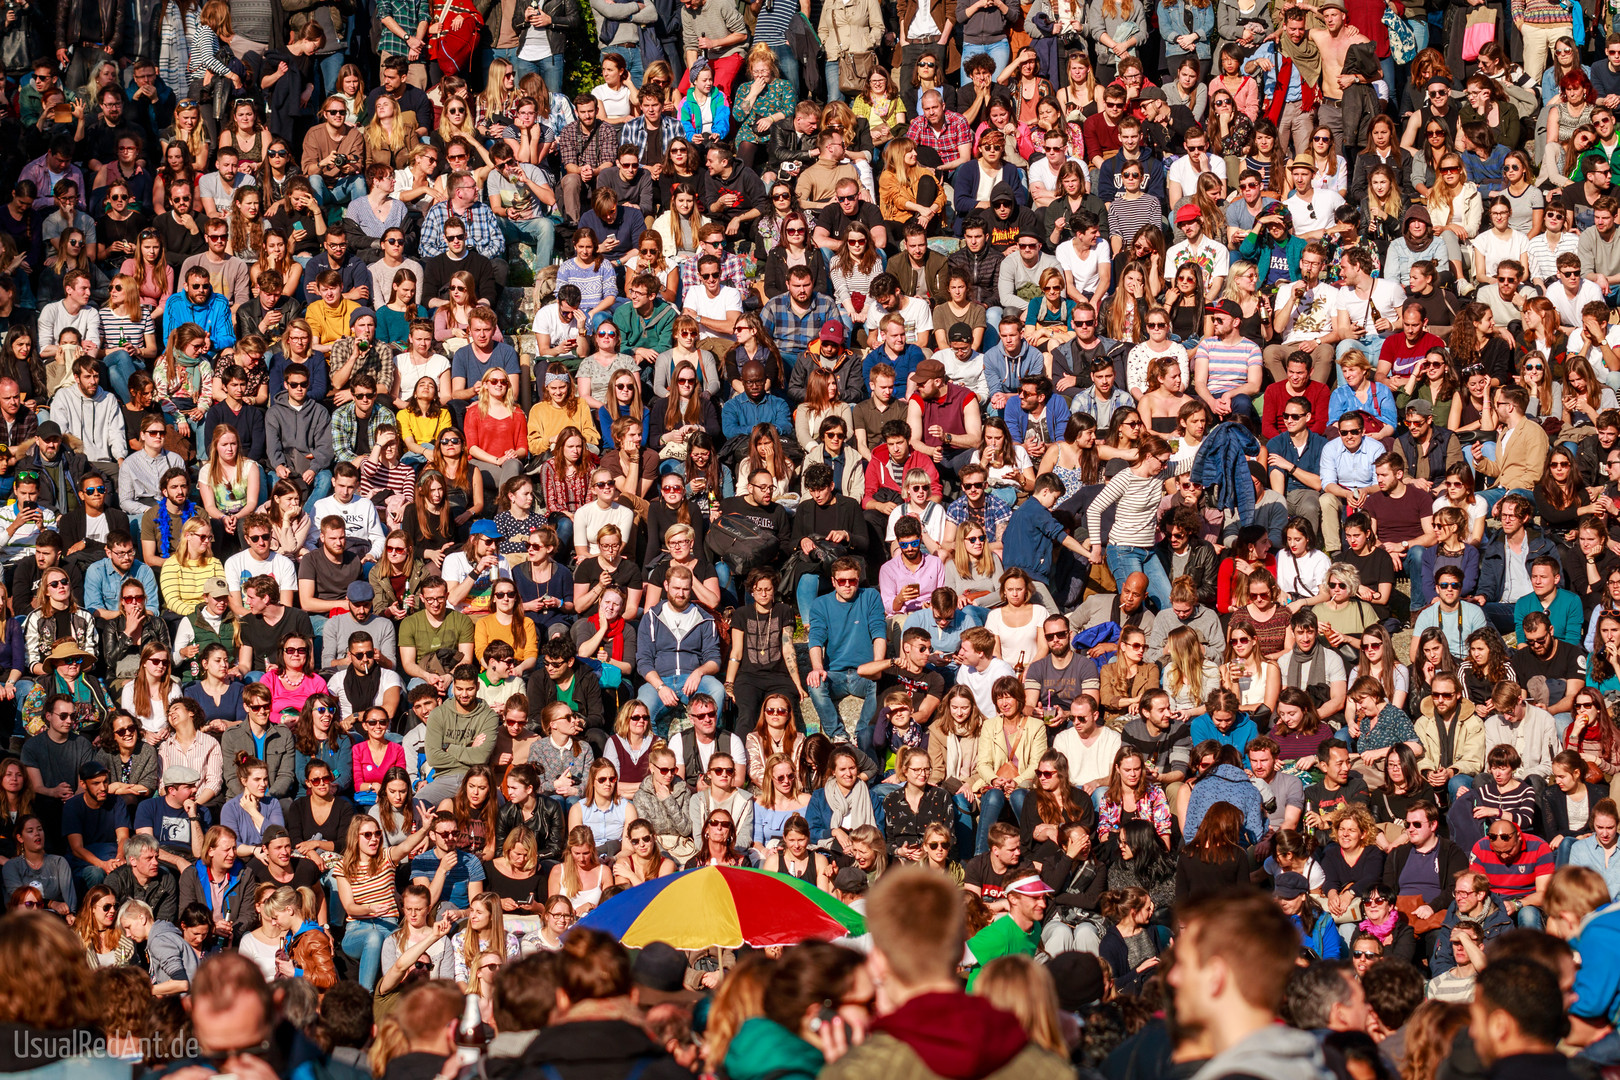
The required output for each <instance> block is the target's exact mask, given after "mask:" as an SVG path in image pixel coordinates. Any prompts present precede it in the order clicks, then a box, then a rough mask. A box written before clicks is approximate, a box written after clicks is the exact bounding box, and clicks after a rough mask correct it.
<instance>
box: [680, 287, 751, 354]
mask: <svg viewBox="0 0 1620 1080" xmlns="http://www.w3.org/2000/svg"><path fill="white" fill-rule="evenodd" d="M683 305H684V307H685V310H686V312H687V313H688V314H690V315H695V316H697V317H699V318H702V319H713V320H715V321H716V322H719V321H721V320H723V319H725V318H726V317H727V316H729V315H735V314H737V313H738V312H740V311H742V293H740V292H738V291H737V290H736V289H735V288H733V287H732V286H730V285H722V286H720V291H719V292H718V293H716V294H715V295H714V296H710V295H709V290H708V289H705V288H704V287H703V285H702V284H701V283H699V284H697V285H695V286H693V287H692V288H690V289H688V290H686V299H685V300H684V301H683ZM698 337H700V338H720V339H721V340H723V341H731V340H734V339H733V337H732V335H730V334H720V333H716V332H715V331H714V330H712V329H710V328H709V327H707V326H705V327H703V328H701V329H700V330H699V331H698Z"/></svg>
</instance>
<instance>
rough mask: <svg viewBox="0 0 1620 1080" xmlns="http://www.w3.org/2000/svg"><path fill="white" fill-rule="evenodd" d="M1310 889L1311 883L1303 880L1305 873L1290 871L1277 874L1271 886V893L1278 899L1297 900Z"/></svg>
mask: <svg viewBox="0 0 1620 1080" xmlns="http://www.w3.org/2000/svg"><path fill="white" fill-rule="evenodd" d="M1310 891H1311V883H1310V882H1309V881H1306V880H1305V875H1304V874H1295V873H1292V872H1289V873H1286V874H1278V875H1277V880H1276V881H1275V882H1273V884H1272V886H1271V894H1272V895H1273V896H1275V897H1276V898H1277V899H1279V900H1297V899H1298V898H1299V897H1301V896H1304V895H1305V894H1306V893H1308V892H1310Z"/></svg>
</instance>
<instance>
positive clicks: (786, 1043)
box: [726, 1016, 827, 1080]
mask: <svg viewBox="0 0 1620 1080" xmlns="http://www.w3.org/2000/svg"><path fill="white" fill-rule="evenodd" d="M826 1064H827V1059H826V1058H825V1057H823V1056H822V1054H821V1051H820V1050H817V1049H816V1048H815V1047H814V1046H811V1045H810V1044H809V1043H808V1042H806V1041H804V1040H803V1039H801V1038H799V1036H797V1035H795V1034H794V1033H793V1032H791V1031H789V1030H788V1029H787V1028H785V1027H783V1026H782V1025H781V1024H778V1023H777V1022H776V1021H774V1020H767V1019H766V1018H765V1017H763V1016H756V1017H753V1018H752V1019H749V1020H745V1021H744V1022H743V1026H742V1027H740V1028H738V1029H737V1034H736V1035H735V1036H733V1037H732V1040H731V1045H730V1046H728V1047H727V1048H726V1075H727V1076H729V1077H731V1080H765V1078H766V1077H772V1078H774V1080H815V1077H816V1075H817V1074H818V1073H820V1072H821V1069H822V1067H823V1066H825V1065H826Z"/></svg>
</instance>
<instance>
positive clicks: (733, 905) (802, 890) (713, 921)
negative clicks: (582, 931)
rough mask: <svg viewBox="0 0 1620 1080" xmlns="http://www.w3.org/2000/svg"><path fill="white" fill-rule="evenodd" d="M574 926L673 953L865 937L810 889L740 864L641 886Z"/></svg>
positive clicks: (848, 913)
mask: <svg viewBox="0 0 1620 1080" xmlns="http://www.w3.org/2000/svg"><path fill="white" fill-rule="evenodd" d="M577 925H579V926H588V927H591V928H592V929H595V930H601V931H602V932H604V933H607V934H612V935H613V936H614V937H616V938H618V939H619V941H620V942H621V943H623V944H624V946H625V947H626V948H631V949H639V948H641V947H642V946H644V945H648V944H651V943H652V942H654V941H662V942H666V943H668V944H670V945H673V946H674V947H675V948H677V949H707V948H711V947H713V946H716V945H718V946H721V947H722V948H731V949H734V948H737V947H738V946H740V945H753V946H755V947H764V946H767V945H794V944H797V943H798V942H801V941H808V940H818V941H831V940H833V939H835V938H840V937H845V936H855V935H859V934H864V933H866V921H865V920H864V919H862V918H861V916H860V915H859V913H857V912H856V911H854V910H853V909H852V908H850V907H848V906H846V905H844V904H841V903H839V902H838V901H837V900H835V899H833V898H832V896H831V895H829V894H827V893H824V892H822V891H821V890H820V889H818V888H816V887H815V886H814V885H808V884H806V883H805V882H803V881H800V880H799V879H798V878H795V877H791V876H789V875H787V874H771V873H766V872H765V871H764V870H753V869H748V868H745V867H737V866H701V867H698V868H697V869H696V870H683V871H681V872H680V873H678V874H671V875H670V876H668V877H662V878H655V879H654V880H652V881H648V882H644V883H642V884H640V885H637V886H636V887H635V888H633V889H627V890H625V891H624V892H622V893H620V894H619V895H617V896H614V897H612V898H611V899H609V900H606V901H604V902H603V903H602V906H601V907H598V908H596V909H595V910H593V911H592V912H590V914H588V915H586V916H585V917H584V918H583V919H581V920H580V921H579V923H578V924H577Z"/></svg>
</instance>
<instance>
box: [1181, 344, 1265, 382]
mask: <svg viewBox="0 0 1620 1080" xmlns="http://www.w3.org/2000/svg"><path fill="white" fill-rule="evenodd" d="M1200 357H1202V358H1203V359H1204V361H1205V362H1206V363H1208V364H1209V392H1210V393H1211V394H1214V395H1216V396H1219V395H1221V394H1224V393H1226V392H1227V391H1228V390H1236V389H1237V388H1238V387H1240V386H1242V385H1243V384H1244V383H1246V382H1248V381H1249V373H1250V372H1251V371H1254V370H1257V369H1258V368H1259V367H1260V346H1258V345H1256V344H1255V343H1254V342H1252V341H1250V340H1249V339H1248V338H1243V337H1240V338H1238V339H1237V341H1235V342H1232V343H1231V344H1228V343H1227V342H1225V341H1222V340H1221V339H1220V338H1218V337H1213V336H1211V337H1207V338H1204V339H1203V340H1202V341H1200V342H1199V343H1198V348H1197V350H1196V351H1194V353H1193V366H1194V369H1195V370H1196V368H1197V364H1198V360H1199V358H1200Z"/></svg>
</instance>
